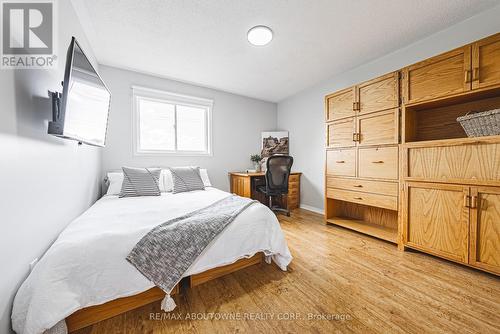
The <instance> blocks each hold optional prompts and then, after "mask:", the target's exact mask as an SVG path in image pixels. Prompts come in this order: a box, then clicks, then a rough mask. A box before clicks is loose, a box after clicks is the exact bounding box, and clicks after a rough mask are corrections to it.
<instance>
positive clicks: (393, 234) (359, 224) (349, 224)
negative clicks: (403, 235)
mask: <svg viewBox="0 0 500 334" xmlns="http://www.w3.org/2000/svg"><path fill="white" fill-rule="evenodd" d="M326 221H327V222H328V223H329V224H334V225H338V226H342V227H345V228H348V229H351V230H354V231H356V232H361V233H364V234H368V235H371V236H373V237H375V238H379V239H382V240H386V241H390V242H393V243H397V240H398V230H397V229H394V228H391V227H386V226H383V225H378V224H373V223H369V222H366V221H362V220H357V219H352V218H344V217H333V218H329V219H327V220H326Z"/></svg>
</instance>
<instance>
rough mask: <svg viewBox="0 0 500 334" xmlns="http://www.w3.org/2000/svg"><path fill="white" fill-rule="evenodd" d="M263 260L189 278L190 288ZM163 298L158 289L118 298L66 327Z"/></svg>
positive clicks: (82, 312) (83, 324)
mask: <svg viewBox="0 0 500 334" xmlns="http://www.w3.org/2000/svg"><path fill="white" fill-rule="evenodd" d="M262 259H263V253H257V254H255V255H254V256H252V257H250V258H243V259H240V260H238V261H236V262H234V263H232V264H229V265H226V266H222V267H218V268H214V269H210V270H207V271H205V272H202V273H199V274H196V275H192V276H189V277H188V280H189V286H190V287H194V286H197V285H200V284H203V283H205V282H208V281H211V280H213V279H216V278H218V277H221V276H224V275H227V274H230V273H233V272H235V271H238V270H241V269H243V268H246V267H249V266H252V265H255V264H259V263H261V262H262ZM179 290H180V289H179V285H176V286H175V288H174V290H172V295H174V294H178V293H179ZM163 297H165V292H163V291H162V290H161V289H160V288H158V287H154V288H151V289H149V290H147V291H144V292H141V293H139V294H137V295H133V296H129V297H123V298H118V299H115V300H112V301H109V302H107V303H104V304H101V305H94V306H90V307H86V308H83V309H81V310H78V311H76V312H75V313H73V314H71V315H70V316H69V317H67V318H66V326H67V327H68V332H70V333H71V332H75V331H77V330H79V329H82V328H84V327H87V326H90V325H93V324H95V323H98V322H100V321H103V320H106V319H109V318H112V317H115V316H117V315H119V314H122V313H125V312H127V311H130V310H133V309H136V308H138V307H141V306H144V305H147V304H150V303H154V302H156V301H158V300H162V299H163Z"/></svg>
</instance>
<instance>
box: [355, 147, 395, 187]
mask: <svg viewBox="0 0 500 334" xmlns="http://www.w3.org/2000/svg"><path fill="white" fill-rule="evenodd" d="M359 177H369V178H379V179H392V180H396V179H397V178H398V148H397V147H379V148H360V149H359Z"/></svg>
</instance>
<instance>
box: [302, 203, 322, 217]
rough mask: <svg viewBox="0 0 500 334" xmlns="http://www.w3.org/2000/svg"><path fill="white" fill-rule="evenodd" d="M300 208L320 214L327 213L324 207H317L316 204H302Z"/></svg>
mask: <svg viewBox="0 0 500 334" xmlns="http://www.w3.org/2000/svg"><path fill="white" fill-rule="evenodd" d="M300 208H301V209H304V210H307V211H312V212H315V213H319V214H320V215H324V214H325V211H324V210H323V209H320V208H316V207H314V206H310V205H307V204H301V205H300Z"/></svg>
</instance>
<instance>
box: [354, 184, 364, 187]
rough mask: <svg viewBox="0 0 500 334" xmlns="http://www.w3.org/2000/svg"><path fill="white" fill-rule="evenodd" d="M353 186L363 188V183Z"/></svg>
mask: <svg viewBox="0 0 500 334" xmlns="http://www.w3.org/2000/svg"><path fill="white" fill-rule="evenodd" d="M355 187H356V188H363V185H361V184H357V185H355Z"/></svg>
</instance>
